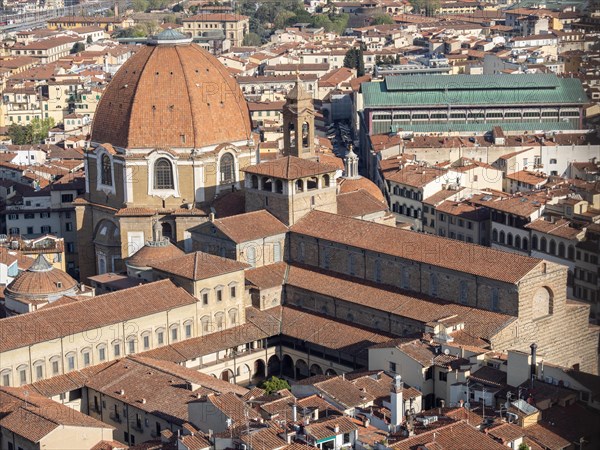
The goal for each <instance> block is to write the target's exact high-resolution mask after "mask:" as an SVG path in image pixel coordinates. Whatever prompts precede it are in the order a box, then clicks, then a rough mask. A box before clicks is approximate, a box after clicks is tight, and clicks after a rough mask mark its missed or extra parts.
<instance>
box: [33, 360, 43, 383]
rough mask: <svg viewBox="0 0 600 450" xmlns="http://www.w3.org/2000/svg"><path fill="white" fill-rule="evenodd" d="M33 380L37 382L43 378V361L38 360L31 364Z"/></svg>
mask: <svg viewBox="0 0 600 450" xmlns="http://www.w3.org/2000/svg"><path fill="white" fill-rule="evenodd" d="M33 377H34V378H33V379H34V381H39V380H42V379H43V378H44V361H43V360H38V361H36V362H34V363H33Z"/></svg>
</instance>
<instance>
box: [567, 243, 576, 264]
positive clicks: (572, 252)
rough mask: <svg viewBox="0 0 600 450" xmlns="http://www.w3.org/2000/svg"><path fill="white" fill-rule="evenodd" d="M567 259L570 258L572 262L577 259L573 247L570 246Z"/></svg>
mask: <svg viewBox="0 0 600 450" xmlns="http://www.w3.org/2000/svg"><path fill="white" fill-rule="evenodd" d="M567 258H569V259H570V260H571V261H573V260H574V259H575V247H573V246H572V245H569V249H568V250H567Z"/></svg>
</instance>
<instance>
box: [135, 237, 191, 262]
mask: <svg viewBox="0 0 600 450" xmlns="http://www.w3.org/2000/svg"><path fill="white" fill-rule="evenodd" d="M184 254H185V253H184V252H183V251H182V250H180V249H179V248H178V247H176V246H175V245H173V244H172V243H171V242H169V241H162V242H158V243H154V242H151V243H146V245H144V246H143V247H142V248H140V249H139V250H138V251H137V252H135V253H134V254H133V255H131V256H130V257H129V258H127V260H126V263H127V265H128V266H135V267H149V266H150V264H151V263H153V262H154V261H168V260H170V259H173V258H177V257H181V256H183V255H184Z"/></svg>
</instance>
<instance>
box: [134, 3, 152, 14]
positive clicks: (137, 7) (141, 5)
mask: <svg viewBox="0 0 600 450" xmlns="http://www.w3.org/2000/svg"><path fill="white" fill-rule="evenodd" d="M131 6H132V7H133V10H134V11H137V12H144V11H146V10H147V9H148V7H149V6H150V3H149V2H148V0H133V1H132V2H131Z"/></svg>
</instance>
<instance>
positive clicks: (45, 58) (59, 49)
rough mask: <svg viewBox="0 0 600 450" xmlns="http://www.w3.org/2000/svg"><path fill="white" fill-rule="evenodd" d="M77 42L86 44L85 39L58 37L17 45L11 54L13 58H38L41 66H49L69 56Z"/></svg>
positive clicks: (12, 48)
mask: <svg viewBox="0 0 600 450" xmlns="http://www.w3.org/2000/svg"><path fill="white" fill-rule="evenodd" d="M76 42H85V38H81V37H77V38H75V37H71V36H57V37H51V38H48V39H42V40H39V41H34V42H31V43H29V44H15V45H14V46H13V47H11V49H10V53H11V55H13V56H31V57H33V58H37V59H38V60H39V62H40V63H41V64H48V63H51V62H54V61H57V60H59V59H60V58H62V57H63V56H67V55H68V54H69V53H70V52H71V49H72V48H73V45H75V43H76Z"/></svg>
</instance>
